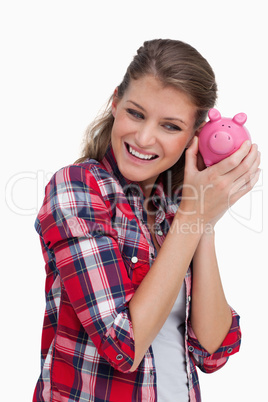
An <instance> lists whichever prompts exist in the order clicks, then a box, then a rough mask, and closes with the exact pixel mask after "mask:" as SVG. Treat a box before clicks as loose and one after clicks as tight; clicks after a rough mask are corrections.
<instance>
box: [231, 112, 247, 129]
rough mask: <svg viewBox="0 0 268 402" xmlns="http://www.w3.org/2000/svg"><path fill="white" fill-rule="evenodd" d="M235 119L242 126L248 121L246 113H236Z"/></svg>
mask: <svg viewBox="0 0 268 402" xmlns="http://www.w3.org/2000/svg"><path fill="white" fill-rule="evenodd" d="M233 121H234V122H235V123H236V124H240V126H243V124H245V123H246V121H247V115H246V113H238V114H236V115H235V117H233Z"/></svg>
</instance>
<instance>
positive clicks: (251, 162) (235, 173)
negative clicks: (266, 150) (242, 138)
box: [230, 144, 261, 181]
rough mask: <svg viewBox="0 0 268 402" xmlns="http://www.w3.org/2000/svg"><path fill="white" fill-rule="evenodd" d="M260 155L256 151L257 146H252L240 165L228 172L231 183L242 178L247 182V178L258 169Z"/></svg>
mask: <svg viewBox="0 0 268 402" xmlns="http://www.w3.org/2000/svg"><path fill="white" fill-rule="evenodd" d="M260 157H261V154H260V152H259V151H258V146H257V145H256V144H253V145H252V146H251V150H250V152H249V153H248V155H247V156H246V157H245V158H244V159H243V160H242V162H241V163H240V165H239V166H238V167H237V168H236V169H233V170H232V171H231V172H230V177H231V178H232V180H233V181H236V180H237V179H239V178H244V179H245V180H246V181H248V179H249V177H250V176H252V175H253V174H254V173H255V172H256V171H257V169H258V167H259V165H260V160H261V159H260Z"/></svg>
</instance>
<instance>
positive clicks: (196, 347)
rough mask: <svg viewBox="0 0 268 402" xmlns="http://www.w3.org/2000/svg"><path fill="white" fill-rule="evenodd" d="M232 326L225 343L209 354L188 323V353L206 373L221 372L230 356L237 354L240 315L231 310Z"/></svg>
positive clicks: (239, 340)
mask: <svg viewBox="0 0 268 402" xmlns="http://www.w3.org/2000/svg"><path fill="white" fill-rule="evenodd" d="M231 311H232V317H233V319H232V324H231V328H230V330H229V332H228V334H227V335H226V337H225V339H224V341H223V342H222V344H221V346H220V347H219V349H218V350H216V351H215V352H214V353H212V354H209V353H208V352H207V351H206V349H204V348H203V347H202V345H201V344H200V343H199V342H198V340H197V337H196V336H195V333H194V331H193V329H192V327H191V323H190V321H189V322H188V340H187V344H188V351H189V352H190V354H191V355H192V358H193V360H194V362H195V364H196V365H197V366H198V367H199V368H200V370H201V371H203V372H205V373H213V372H214V371H217V370H219V369H220V368H221V367H223V366H224V365H225V363H226V362H227V361H228V358H229V356H231V355H233V354H235V353H237V352H238V351H239V349H240V344H241V330H240V326H239V320H240V317H239V315H238V314H237V313H236V312H235V311H234V310H233V309H232V308H231Z"/></svg>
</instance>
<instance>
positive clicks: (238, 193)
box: [229, 169, 261, 206]
mask: <svg viewBox="0 0 268 402" xmlns="http://www.w3.org/2000/svg"><path fill="white" fill-rule="evenodd" d="M260 173H261V169H258V170H257V172H255V173H254V174H253V175H251V177H250V179H249V180H248V181H246V180H244V179H241V180H237V182H235V183H234V185H233V186H232V188H231V190H230V192H229V206H231V205H233V204H234V203H235V202H236V201H238V200H239V199H240V198H241V197H243V196H244V195H245V194H247V193H248V192H249V191H251V190H252V188H253V187H254V186H255V184H256V183H257V182H258V180H259V177H260Z"/></svg>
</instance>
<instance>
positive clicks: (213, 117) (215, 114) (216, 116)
mask: <svg viewBox="0 0 268 402" xmlns="http://www.w3.org/2000/svg"><path fill="white" fill-rule="evenodd" d="M208 117H209V119H210V121H217V120H220V118H221V114H220V112H219V111H218V110H217V109H214V108H212V109H210V111H209V112H208Z"/></svg>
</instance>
